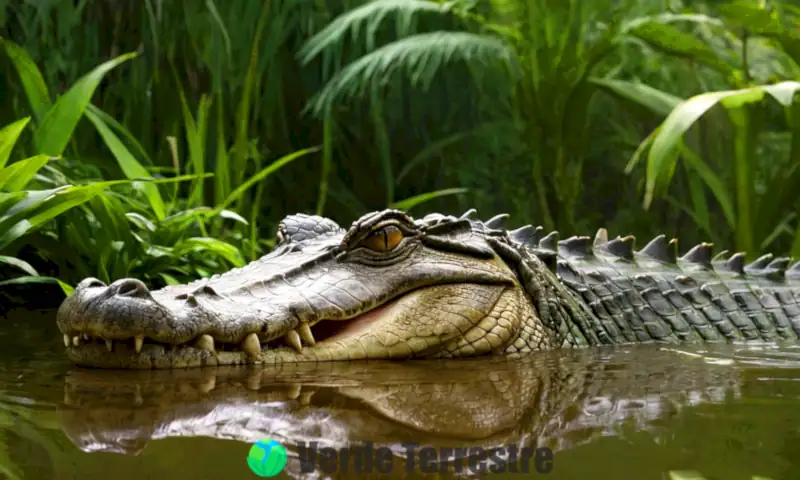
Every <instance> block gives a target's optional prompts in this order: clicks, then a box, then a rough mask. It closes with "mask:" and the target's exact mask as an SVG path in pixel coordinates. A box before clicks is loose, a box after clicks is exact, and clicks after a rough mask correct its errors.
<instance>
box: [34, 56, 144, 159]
mask: <svg viewBox="0 0 800 480" xmlns="http://www.w3.org/2000/svg"><path fill="white" fill-rule="evenodd" d="M137 55H138V54H137V53H135V52H134V53H127V54H124V55H120V56H119V57H117V58H115V59H113V60H109V61H108V62H105V63H103V64H101V65H99V66H98V67H95V68H94V69H93V70H92V71H91V72H89V73H88V74H86V75H84V76H83V77H81V78H80V79H78V81H77V82H75V84H74V85H73V86H72V87H70V89H69V90H68V91H67V93H65V94H64V95H63V96H62V97H60V98H59V99H58V100H56V103H55V104H54V105H53V106H52V107H51V108H50V109H49V110H48V111H47V114H45V116H44V119H43V120H42V122H41V123H40V124H39V127H38V128H37V129H36V132H35V133H34V143H35V144H36V148H37V150H38V151H39V152H40V153H44V154H48V155H52V156H60V155H61V153H62V152H63V151H64V149H65V148H66V146H67V143H68V142H69V139H70V138H71V137H72V132H73V131H75V127H76V126H77V125H78V121H79V120H80V118H81V116H83V114H84V112H85V110H86V107H87V106H88V105H89V103H90V102H91V100H92V96H93V95H94V92H95V90H96V89H97V87H98V85H100V82H101V81H102V80H103V77H105V75H106V74H107V73H108V72H110V71H111V70H113V69H114V68H116V67H117V66H119V65H121V64H122V63H124V62H127V61H128V60H130V59H132V58H135V57H136V56H137Z"/></svg>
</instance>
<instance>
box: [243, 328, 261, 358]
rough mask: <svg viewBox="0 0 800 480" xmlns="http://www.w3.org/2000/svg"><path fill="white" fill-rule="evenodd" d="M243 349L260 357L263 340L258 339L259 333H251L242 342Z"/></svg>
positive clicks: (252, 355)
mask: <svg viewBox="0 0 800 480" xmlns="http://www.w3.org/2000/svg"><path fill="white" fill-rule="evenodd" d="M242 350H244V352H245V353H246V354H248V355H250V356H251V357H258V356H259V355H261V342H259V341H258V335H256V334H255V333H251V334H250V335H248V336H247V337H245V339H244V341H243V342H242Z"/></svg>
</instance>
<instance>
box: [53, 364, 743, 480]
mask: <svg viewBox="0 0 800 480" xmlns="http://www.w3.org/2000/svg"><path fill="white" fill-rule="evenodd" d="M687 358H688V357H684V358H683V359H682V361H681V362H680V365H679V368H675V362H676V359H677V356H676V355H675V354H674V353H672V352H666V351H665V352H654V351H651V350H646V351H645V350H643V349H639V350H638V351H637V349H631V351H628V352H625V353H623V352H616V353H615V354H614V355H611V356H609V355H608V354H607V353H606V352H602V351H598V350H588V349H582V350H573V351H571V352H551V353H550V354H548V353H545V354H542V355H536V356H528V357H526V358H522V359H514V360H510V359H508V358H507V357H506V358H504V357H495V358H480V359H471V360H464V361H459V362H432V361H420V362H406V363H400V362H386V363H383V362H372V363H370V364H368V365H367V364H364V363H345V362H329V363H321V364H316V365H313V364H308V363H296V364H293V363H286V364H281V365H276V366H275V369H274V370H273V369H248V368H242V367H211V368H208V369H183V370H173V371H141V372H129V373H128V374H127V375H125V376H124V379H121V378H120V376H119V374H118V373H115V372H110V371H98V370H78V371H74V372H70V373H69V374H68V375H67V377H66V379H65V398H64V405H63V407H61V408H60V409H59V410H60V411H59V417H60V423H61V427H62V429H63V430H64V432H65V433H66V434H67V436H68V437H69V438H70V439H71V441H72V442H73V443H74V444H75V445H77V446H78V447H79V448H81V449H82V450H85V451H91V452H96V451H104V452H117V453H125V454H128V455H137V454H139V453H140V452H141V451H142V450H143V449H144V448H145V447H146V446H147V444H148V443H149V442H150V441H152V440H158V439H164V438H170V437H210V438H217V439H225V440H237V441H240V442H245V443H252V442H255V441H257V440H260V439H262V438H265V437H268V438H273V439H275V440H277V441H279V442H280V443H282V444H283V445H284V446H286V447H287V449H288V450H289V455H290V458H289V463H288V467H287V469H286V472H287V473H289V474H290V475H291V476H293V477H295V478H306V476H305V475H304V474H303V473H302V472H301V471H300V463H299V459H298V451H297V448H296V446H297V444H298V443H303V444H308V443H309V442H313V441H317V442H319V444H320V445H321V446H332V447H334V448H343V447H347V446H349V447H358V446H360V445H363V444H364V442H373V443H374V445H375V447H376V448H377V447H380V446H389V447H392V448H393V449H394V450H395V451H396V452H397V453H396V457H395V459H394V462H395V463H394V472H395V475H393V476H396V477H398V478H403V476H404V475H407V474H406V467H405V464H404V460H405V453H404V452H405V450H404V449H403V447H402V444H404V443H407V442H411V441H414V442H418V443H419V444H421V445H424V446H432V447H435V448H453V447H464V448H471V447H481V448H483V449H490V448H493V447H500V446H502V447H505V446H508V445H516V446H518V447H519V448H522V447H532V448H536V447H544V446H547V447H549V448H551V449H552V450H553V451H555V452H559V451H562V450H567V449H571V448H576V447H577V446H579V445H582V444H585V443H588V442H591V441H594V440H597V439H599V438H600V437H603V436H618V435H625V434H626V433H625V432H628V433H630V432H632V431H634V430H651V429H655V430H656V431H654V432H653V435H654V436H658V432H657V430H658V425H659V423H660V422H659V420H661V421H666V420H667V419H669V418H671V417H672V416H673V415H675V412H676V411H678V410H680V409H681V407H688V406H692V405H697V404H702V403H716V402H722V401H725V399H726V398H727V399H729V400H730V399H731V398H735V397H738V396H739V390H740V388H742V387H741V384H742V383H743V381H744V378H742V377H743V375H742V371H740V370H739V369H736V368H731V367H729V366H722V365H713V364H709V363H706V362H703V361H702V360H693V359H688V360H687ZM432 363H433V364H435V365H432ZM622 425H626V428H624V429H623V428H620V427H621V426H622ZM669 435H672V433H671V432H669ZM684 448H687V449H690V448H692V445H684ZM243 449H244V450H243V451H245V450H246V447H244V446H243ZM198 461H202V460H200V459H198ZM720 461H721V459H720ZM554 463H555V464H556V468H558V464H559V455H558V454H556V455H555V459H554ZM490 464H491V463H490V462H487V464H486V466H487V467H488V465H490ZM175 465H176V466H177V467H178V468H184V466H182V465H181V464H179V463H177V464H175ZM315 467H316V468H315V469H316V473H317V475H320V474H321V473H323V472H320V469H319V466H318V465H315ZM209 468H211V467H209ZM349 468H350V470H349V471H350V472H351V473H350V474H349V475H348V474H347V473H345V472H344V469H341V468H340V471H339V472H337V473H336V474H333V475H332V477H333V478H352V477H353V474H352V471H353V465H352V464H351V465H350V466H349ZM440 468H441V467H440ZM531 468H533V467H531ZM447 469H448V470H449V471H450V472H451V475H442V476H441V478H449V477H453V476H456V475H452V471H453V464H452V463H451V464H449V465H447ZM462 473H463V474H464V475H468V474H470V473H474V472H470V471H469V470H466V469H465V471H464V472H462ZM536 475H537V474H536V472H533V476H534V477H535V476H536ZM529 476H530V475H529ZM358 477H359V478H361V477H363V478H384V477H381V476H380V475H378V474H377V473H376V472H373V474H372V475H365V474H360V475H358ZM408 477H409V478H428V477H426V476H425V475H423V474H422V473H421V472H420V471H419V468H417V469H416V472H415V473H414V474H410V475H408ZM307 478H319V477H318V476H314V475H308V477H307Z"/></svg>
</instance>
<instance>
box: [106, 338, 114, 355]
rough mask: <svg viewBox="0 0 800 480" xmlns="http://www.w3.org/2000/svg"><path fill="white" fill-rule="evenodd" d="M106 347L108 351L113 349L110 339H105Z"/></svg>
mask: <svg viewBox="0 0 800 480" xmlns="http://www.w3.org/2000/svg"><path fill="white" fill-rule="evenodd" d="M106 348H107V349H108V351H109V352H110V351H111V350H113V349H114V342H112V341H111V340H106Z"/></svg>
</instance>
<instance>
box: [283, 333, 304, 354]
mask: <svg viewBox="0 0 800 480" xmlns="http://www.w3.org/2000/svg"><path fill="white" fill-rule="evenodd" d="M284 339H285V340H286V343H287V344H289V346H290V347H292V348H294V349H295V350H297V352H298V353H299V352H302V351H303V344H302V342H300V334H299V333H297V331H295V330H289V331H288V332H286V335H285V337H284Z"/></svg>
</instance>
